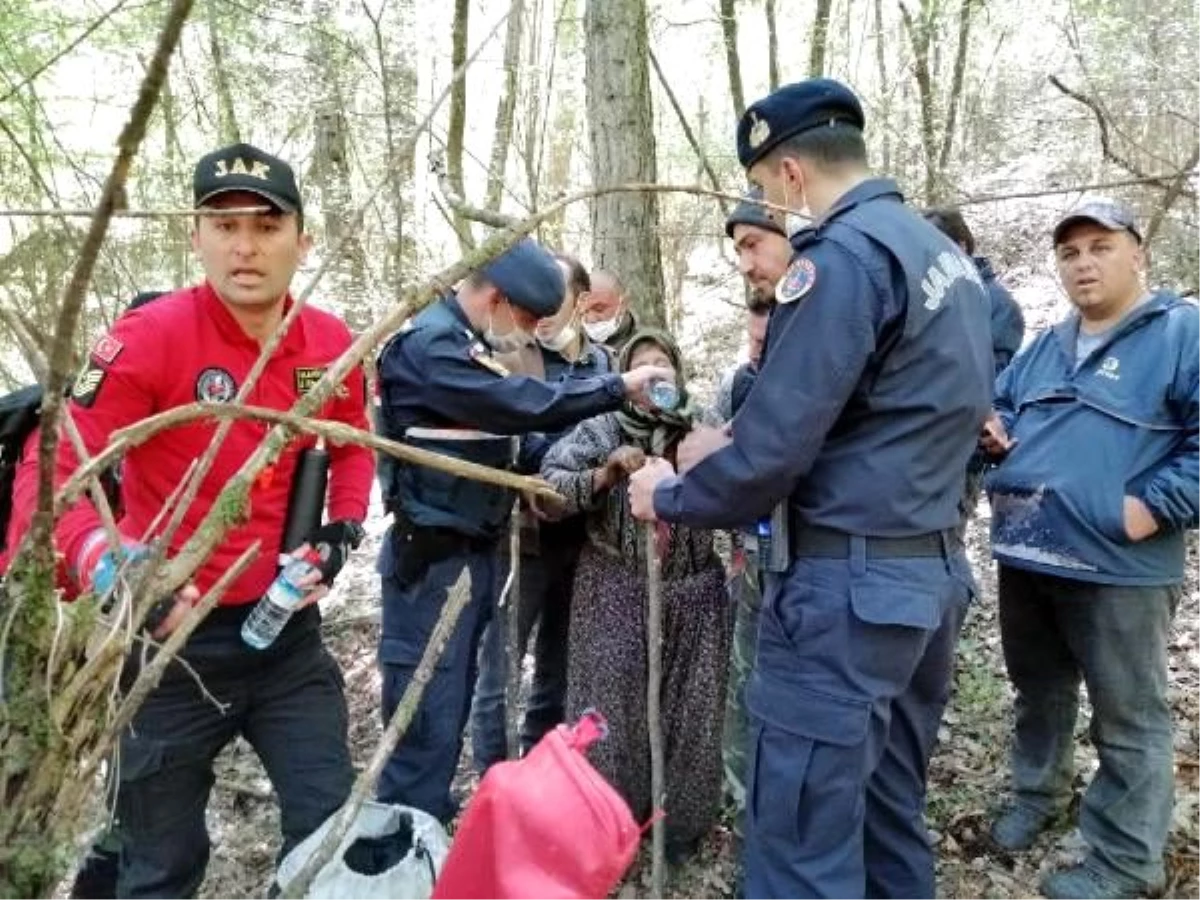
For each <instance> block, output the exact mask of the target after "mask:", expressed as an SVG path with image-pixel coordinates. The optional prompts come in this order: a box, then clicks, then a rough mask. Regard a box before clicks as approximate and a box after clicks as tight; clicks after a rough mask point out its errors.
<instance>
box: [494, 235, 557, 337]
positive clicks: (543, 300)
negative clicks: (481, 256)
mask: <svg viewBox="0 0 1200 900" xmlns="http://www.w3.org/2000/svg"><path fill="white" fill-rule="evenodd" d="M479 274H480V275H482V276H483V277H484V278H486V279H487V280H488V281H490V282H491V283H492V284H494V285H495V286H496V287H497V288H498V289H499V291H500V293H502V294H503V295H504V296H505V297H507V298H508V299H509V300H510V301H512V302H513V303H514V304H516V305H517V306H519V307H521V309H524V310H528V311H529V312H531V313H533V314H534V315H535V316H537V317H538V318H539V319H544V318H546V317H547V316H552V315H554V314H555V313H556V312H558V308H559V307H560V306H562V301H563V293H564V292H565V291H566V289H567V285H566V282H565V281H564V280H563V274H562V269H560V268H559V266H558V263H557V262H556V261H555V259H554V257H553V256H551V255H550V252H549V251H548V250H547V249H546V248H545V247H543V246H541V245H540V244H538V243H537V242H536V241H534V240H532V239H531V238H521V240H520V241H519V242H518V243H516V244H514V245H513V246H512V247H510V248H509V249H508V250H506V251H505V252H504V253H502V254H501V255H500V256H497V257H496V258H495V259H493V260H492V261H491V262H490V263H488V264H487V265H486V266H484V267H483V268H482V269H480V271H479Z"/></svg>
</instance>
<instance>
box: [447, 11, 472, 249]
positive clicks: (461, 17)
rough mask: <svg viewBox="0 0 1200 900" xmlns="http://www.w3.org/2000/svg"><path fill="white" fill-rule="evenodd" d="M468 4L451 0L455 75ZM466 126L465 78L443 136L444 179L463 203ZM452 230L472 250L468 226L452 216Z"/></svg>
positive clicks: (454, 94)
mask: <svg viewBox="0 0 1200 900" xmlns="http://www.w3.org/2000/svg"><path fill="white" fill-rule="evenodd" d="M470 15H471V3H470V0H454V26H453V28H452V29H451V32H450V42H451V46H450V68H451V70H452V71H455V72H457V71H458V70H459V69H460V68H461V67H462V66H463V64H464V63H466V61H467V31H468V25H469V23H470ZM466 126H467V78H466V76H465V75H464V76H463V77H462V78H460V79H459V80H458V81H457V82H456V83H455V84H454V86H453V87H452V88H451V90H450V127H449V129H448V130H447V133H446V175H447V177H448V178H449V180H450V187H451V188H453V190H454V193H455V194H457V195H458V196H459V197H462V198H463V199H466V193H465V192H464V189H463V134H464V132H465V131H466ZM454 230H455V231H456V232H457V234H458V243H459V246H461V247H462V250H463V252H464V253H466V252H468V251H469V250H471V248H472V247H474V246H475V239H474V237H473V236H472V234H471V223H470V222H468V221H467V220H466V219H464V218H463V217H462V216H460V215H459V214H458V213H455V214H454Z"/></svg>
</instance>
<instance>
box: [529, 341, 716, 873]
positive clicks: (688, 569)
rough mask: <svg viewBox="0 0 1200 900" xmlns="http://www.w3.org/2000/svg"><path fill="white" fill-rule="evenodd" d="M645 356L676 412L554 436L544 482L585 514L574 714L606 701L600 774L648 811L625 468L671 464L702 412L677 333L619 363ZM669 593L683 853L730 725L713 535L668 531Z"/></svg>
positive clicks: (668, 675) (666, 610)
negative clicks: (689, 386)
mask: <svg viewBox="0 0 1200 900" xmlns="http://www.w3.org/2000/svg"><path fill="white" fill-rule="evenodd" d="M646 363H652V364H654V365H659V366H665V367H669V368H671V369H673V370H674V371H675V375H676V385H677V387H678V390H679V396H680V400H679V403H678V404H677V406H676V408H675V409H674V410H657V409H656V410H652V411H651V410H645V409H641V408H639V407H635V406H632V405H626V406H625V407H624V408H623V409H622V410H620V411H618V412H615V413H609V414H607V415H604V416H600V417H598V418H595V419H590V420H588V421H586V422H583V423H581V424H580V425H578V426H577V427H576V428H575V430H574V431H573V432H571V433H570V434H569V435H567V436H566V437H564V438H562V439H561V440H560V441H559V442H558V443H556V444H555V445H554V446H553V448H551V450H550V452H549V453H548V454H547V456H546V458H545V460H544V461H543V463H542V477H543V478H545V479H546V480H547V481H549V482H550V483H551V484H552V485H554V487H555V489H556V490H558V492H559V493H561V494H562V495H563V496H564V497H566V501H567V509H566V511H567V513H568V514H571V513H575V512H578V511H581V510H582V511H584V512H586V513H587V514H588V519H587V536H588V541H587V544H586V545H585V546H584V549H583V553H582V555H581V557H580V560H579V567H578V570H577V574H576V576H575V584H574V590H573V593H572V599H571V625H570V644H569V653H568V656H569V660H570V664H569V668H568V675H567V710H568V715H569V717H570V718H575V717H577V716H578V715H579V714H580V713H582V712H583V711H584V710H585V709H588V708H592V707H594V708H596V709H598V710H599V711H600V712H602V713H603V714H604V715H605V717H607V719H608V723H609V735H608V738H607V740H604V741H602V742H600V743H599V744H598V745H596V747H595V748H593V750H592V751H591V753H590V759H591V761H592V762H593V764H595V766H596V767H597V768H598V769H599V770H600V772H601V773H602V774H603V775H604V776H605V777H606V778H608V780H609V781H610V782H611V783H612V784H613V785H614V786H615V787H616V788H617V789H618V790H619V791H620V792H621V794H622V795H623V796H624V797H625V799H626V800H627V801H628V802H629V805H630V807H632V809H633V812H634V815H635V816H637V817H638V818H639V819H640V820H644V819H645V818H646V817H647V816H648V815H649V814H650V811H651V808H652V806H653V804H652V800H651V796H650V744H649V732H648V729H647V721H646V683H647V682H646V678H647V668H646V667H647V657H646V599H647V591H646V542H645V539H644V531H643V526H642V525H640V524H639V523H638V522H637V521H635V519H634V518H633V516H632V515H631V514H630V511H629V500H628V496H627V493H626V490H625V488H626V484H627V481H628V475H629V473H631V472H634V471H636V470H637V469H638V468H640V467H641V465H642V463H643V462H644V461H645V459H646V457H647V456H650V455H654V456H662V457H665V458H667V459H669V460H671V461H672V462H674V456H675V448H676V446H677V445H678V443H679V441H680V440H681V439H682V438H683V437H684V435H686V434H687V433H688V431H690V430H691V427H692V422H693V419H694V417H695V414H694V412H693V410H692V408H691V405H690V403H689V401H688V395H687V390H686V388H685V386H684V384H683V366H682V362H681V359H680V353H679V348H678V347H677V346H676V344H675V342H674V341H673V340H672V339H671V338H670V337H669V336H667V335H666V334H663V333H661V332H657V331H640V332H638V333H636V334H635V335H634V336H633V337H632V338H631V339H630V341H629V343H628V344H626V345H625V348H624V350H623V351H622V353H621V357H620V368H621V371H622V372H625V371H628V370H629V369H630V368H632V367H634V366H638V365H643V364H646ZM657 528H658V529H659V530H658V532H657V541H656V543H657V550H658V556H659V559H660V560H661V563H662V588H663V590H662V598H663V682H662V704H661V706H662V710H663V737H664V751H665V757H666V792H667V799H666V804H665V808H666V824H667V836H668V838H667V840H668V852H669V854H670V856H671V857H672V858H673V859H676V860H678V859H679V858H681V857H682V856H684V855H686V854H687V853H689V852H690V851H691V850H692V849H694V848H695V846H696V844H697V843H698V842H699V839H700V838H701V837H703V836H704V834H705V833H706V832H707V831H708V829H709V828H710V827H711V826H712V824H713V823H714V821H715V819H716V815H717V811H718V806H719V803H720V791H721V729H722V723H723V717H722V710H723V703H724V692H725V676H726V663H727V660H728V658H729V631H730V617H729V601H728V598H727V597H726V594H725V586H724V578H723V570H722V567H721V563H720V561H719V559H718V558H717V555H716V553H715V552H714V551H713V542H712V535H711V533H710V532H707V531H694V530H692V529H690V528H684V527H681V526H676V525H666V524H660V525H658V526H657Z"/></svg>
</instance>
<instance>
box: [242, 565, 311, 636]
mask: <svg viewBox="0 0 1200 900" xmlns="http://www.w3.org/2000/svg"><path fill="white" fill-rule="evenodd" d="M316 568H317V567H316V566H315V565H313V564H312V563H311V562H310V561H309V560H307V559H293V560H292V561H291V562H289V563H288V564H287V565H286V566H284V567H283V571H281V572H280V573H279V574H278V575H277V576H276V577H275V580H274V581H272V582H271V586H270V587H269V588H267V593H266V595H265V596H264V597H263V598H262V599H261V600H259V601H258V605H257V606H255V607H254V609H253V610H252V611H251V612H250V615H249V616H247V617H246V622H245V624H243V625H242V640H243V641H245V642H246V643H247V644H249V645H250V646H251V647H253V648H254V649H255V650H265V649H266V648H267V647H269V646H271V643H272V642H273V641H274V640H275V638H277V637H279V632H281V631H283V626H285V625H287V623H288V619H290V618H291V617H292V613H294V612H295V611H296V606H297V605H298V604H299V603H300V601H301V600H303V599H304V595H305V593H307V591H308V589H307V588H303V587H300V582H301V581H303V580H304V578H305V577H306V576H307V575H308V574H309V573H310V572H315V571H316Z"/></svg>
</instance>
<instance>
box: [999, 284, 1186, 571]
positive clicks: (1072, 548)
mask: <svg viewBox="0 0 1200 900" xmlns="http://www.w3.org/2000/svg"><path fill="white" fill-rule="evenodd" d="M1078 331H1079V316H1078V315H1077V314H1076V315H1072V316H1071V317H1070V318H1068V319H1067V320H1065V321H1063V322H1061V323H1059V324H1058V325H1056V326H1054V327H1053V328H1050V329H1048V330H1047V331H1045V332H1043V333H1042V334H1040V335H1038V337H1037V338H1036V339H1035V340H1034V342H1033V343H1032V344H1031V345H1030V346H1029V348H1028V349H1027V350H1026V351H1025V352H1024V353H1022V354H1020V355H1019V356H1017V357H1016V359H1014V360H1013V362H1012V364H1011V365H1010V366H1009V367H1008V368H1007V369H1005V370H1004V372H1003V373H1002V374H1001V375H1000V378H999V379H998V380H997V382H996V400H995V407H996V411H997V412H998V413H999V415H1000V417H1001V419H1002V420H1003V422H1004V426H1005V428H1006V430H1007V431H1008V433H1009V436H1010V437H1012V438H1015V439H1016V441H1017V444H1016V446H1015V447H1013V449H1012V450H1011V451H1010V452H1009V454H1008V456H1007V457H1006V458H1005V459H1004V461H1003V462H1002V463H1001V464H1000V466H999V467H998V468H996V469H995V470H993V472H992V473H991V474H990V475H989V477H988V479H987V490H988V495H989V497H990V498H991V502H992V552H993V554H994V555H995V557H996V559H997V560H999V561H1000V562H1001V563H1004V564H1005V565H1011V566H1014V567H1016V568H1020V569H1029V570H1032V571H1035V572H1044V573H1049V574H1053V575H1059V576H1062V577H1066V578H1074V579H1078V580H1080V581H1091V582H1098V583H1101V584H1125V585H1160V584H1173V583H1176V582H1179V581H1182V579H1183V567H1184V540H1183V532H1184V531H1185V530H1186V529H1188V528H1195V527H1196V524H1197V509H1198V502H1197V494H1198V492H1200V465H1198V456H1197V454H1198V452H1200V440H1198V438H1197V432H1198V418H1200V417H1198V412H1197V404H1198V398H1197V393H1198V388H1197V380H1198V377H1200V311H1198V310H1197V307H1196V306H1194V305H1193V304H1191V303H1188V302H1186V301H1184V300H1181V299H1179V298H1178V297H1176V296H1174V295H1172V294H1168V293H1159V294H1156V295H1155V296H1153V297H1152V298H1151V299H1149V300H1147V301H1146V302H1145V303H1143V304H1142V305H1141V306H1139V307H1137V308H1135V309H1134V310H1133V311H1132V312H1131V313H1130V314H1129V315H1128V316H1127V317H1126V319H1125V320H1124V321H1122V322H1120V323H1119V324H1117V325H1116V326H1115V327H1114V328H1113V329H1112V331H1111V332H1110V333H1109V335H1108V336H1107V338H1106V339H1105V340H1104V342H1103V343H1102V344H1101V345H1100V346H1098V347H1097V348H1095V350H1093V351H1092V352H1091V353H1090V354H1089V355H1088V357H1087V358H1086V359H1085V360H1084V361H1083V364H1082V365H1080V366H1079V367H1078V368H1077V367H1076V366H1075V340H1076V336H1077V334H1078ZM1126 496H1132V497H1136V498H1139V499H1140V500H1142V502H1143V503H1145V504H1146V506H1147V507H1148V508H1149V509H1150V511H1151V513H1153V515H1154V518H1155V520H1157V522H1158V524H1159V529H1160V530H1159V531H1158V532H1157V533H1156V534H1154V535H1152V536H1151V537H1149V538H1147V539H1145V540H1143V541H1140V542H1137V543H1133V542H1131V541H1130V540H1129V538H1128V537H1127V536H1126V533H1125V524H1124V498H1125V497H1126Z"/></svg>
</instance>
